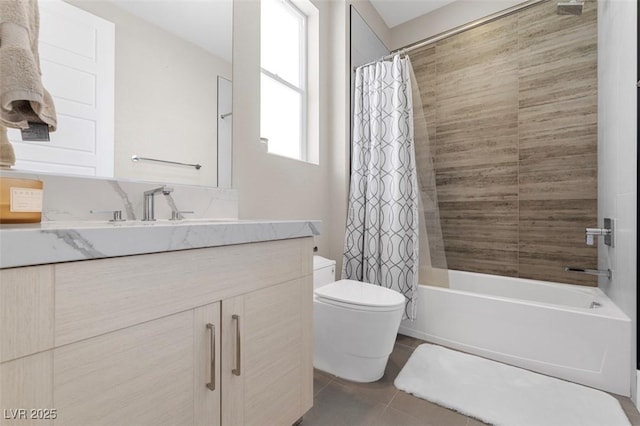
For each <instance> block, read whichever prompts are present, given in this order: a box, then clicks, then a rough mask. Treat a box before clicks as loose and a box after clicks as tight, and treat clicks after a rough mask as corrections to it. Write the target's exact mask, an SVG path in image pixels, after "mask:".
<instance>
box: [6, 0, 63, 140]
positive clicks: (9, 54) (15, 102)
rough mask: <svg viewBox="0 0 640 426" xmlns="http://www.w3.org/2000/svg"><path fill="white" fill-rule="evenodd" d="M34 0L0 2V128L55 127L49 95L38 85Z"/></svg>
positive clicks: (38, 24)
mask: <svg viewBox="0 0 640 426" xmlns="http://www.w3.org/2000/svg"><path fill="white" fill-rule="evenodd" d="M39 26H40V17H39V13H38V2H37V0H0V124H3V125H4V126H6V127H15V128H22V129H25V128H27V127H29V124H28V122H35V123H45V124H47V125H48V126H49V130H50V131H54V130H55V129H56V126H57V120H56V111H55V107H54V105H53V99H52V98H51V95H50V94H49V92H47V90H46V89H45V88H44V86H43V85H42V78H41V72H40V57H39V54H38V33H39Z"/></svg>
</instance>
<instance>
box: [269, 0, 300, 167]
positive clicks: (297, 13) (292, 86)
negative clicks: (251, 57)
mask: <svg viewBox="0 0 640 426" xmlns="http://www.w3.org/2000/svg"><path fill="white" fill-rule="evenodd" d="M276 1H279V2H280V3H282V4H284V5H285V6H286V10H287V11H288V12H289V13H291V14H292V15H294V16H295V17H296V18H299V19H300V28H299V35H300V43H299V46H298V48H299V49H300V51H299V55H300V56H299V61H300V63H299V72H300V75H299V81H300V87H298V86H296V85H295V84H293V83H290V82H289V81H287V80H285V79H284V78H282V77H280V76H279V75H277V74H275V73H272V72H271V71H269V70H267V69H265V68H264V67H262V63H261V64H260V71H261V73H262V74H263V75H264V76H266V77H268V78H270V79H272V80H274V81H275V82H277V83H279V84H282V85H284V86H285V87H287V88H289V89H291V90H294V91H295V92H297V93H299V94H300V102H301V105H300V117H299V120H300V158H294V157H287V158H294V159H297V160H302V161H307V157H308V141H307V132H308V130H307V99H308V94H307V83H308V82H307V62H308V59H309V58H308V49H307V37H308V35H307V28H308V25H307V19H308V18H307V15H306V14H305V13H303V12H302V11H301V10H300V9H299V8H298V7H297V6H296V5H295V4H293V3H292V2H291V1H289V0H276ZM262 136H266V137H268V135H262ZM267 149H268V147H267Z"/></svg>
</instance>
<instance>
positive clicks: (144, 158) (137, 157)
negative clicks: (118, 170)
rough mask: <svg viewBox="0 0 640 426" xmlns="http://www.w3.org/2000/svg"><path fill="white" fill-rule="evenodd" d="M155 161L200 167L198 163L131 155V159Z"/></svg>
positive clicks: (197, 168) (134, 160) (135, 160)
mask: <svg viewBox="0 0 640 426" xmlns="http://www.w3.org/2000/svg"><path fill="white" fill-rule="evenodd" d="M141 160H142V161H155V162H156V163H165V164H177V165H178V166H187V167H193V168H195V169H196V170H200V169H201V168H202V166H201V165H200V164H189V163H179V162H177V161H169V160H158V159H156V158H148V157H140V156H137V155H135V154H134V155H132V156H131V161H133V162H134V163H135V162H138V161H141Z"/></svg>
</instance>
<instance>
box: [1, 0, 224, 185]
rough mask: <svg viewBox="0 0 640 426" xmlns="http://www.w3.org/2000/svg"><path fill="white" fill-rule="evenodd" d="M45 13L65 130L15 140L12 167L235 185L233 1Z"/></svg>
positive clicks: (52, 5) (145, 2)
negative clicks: (43, 139) (44, 139)
mask: <svg viewBox="0 0 640 426" xmlns="http://www.w3.org/2000/svg"><path fill="white" fill-rule="evenodd" d="M39 5H40V22H41V24H40V61H41V64H42V74H43V77H42V78H43V83H44V85H45V87H46V88H47V89H48V90H49V92H51V94H52V95H53V97H54V101H55V106H56V109H57V112H58V129H57V131H56V132H54V133H52V134H51V142H50V143H39V142H21V137H20V133H19V132H18V131H15V130H13V131H12V132H10V135H9V136H10V139H11V140H12V142H13V143H14V147H15V149H16V156H17V158H18V162H17V164H16V168H17V169H20V170H25V169H27V170H32V171H41V172H54V173H61V174H65V175H69V174H77V175H85V176H87V175H88V176H98V177H100V176H104V177H116V178H119V179H120V178H122V179H135V180H144V181H157V182H162V183H182V184H194V185H204V186H221V187H230V186H231V182H230V180H231V178H230V176H231V128H232V126H231V120H232V119H233V117H232V115H231V93H232V91H231V75H232V64H231V56H232V54H231V53H232V40H231V39H232V9H233V8H232V0H65V1H62V0H46V1H43V0H41V1H40V3H39ZM135 160H137V161H135Z"/></svg>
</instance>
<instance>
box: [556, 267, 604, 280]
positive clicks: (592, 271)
mask: <svg viewBox="0 0 640 426" xmlns="http://www.w3.org/2000/svg"><path fill="white" fill-rule="evenodd" d="M563 269H564V271H565V272H577V273H579V274H586V275H596V276H598V277H607V278H608V279H611V269H607V270H603V269H585V268H575V267H573V266H565V267H564V268H563Z"/></svg>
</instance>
